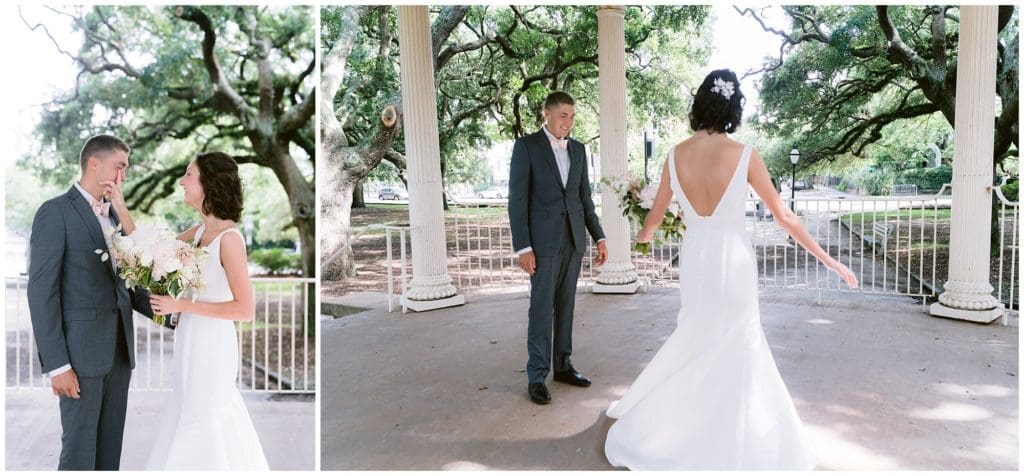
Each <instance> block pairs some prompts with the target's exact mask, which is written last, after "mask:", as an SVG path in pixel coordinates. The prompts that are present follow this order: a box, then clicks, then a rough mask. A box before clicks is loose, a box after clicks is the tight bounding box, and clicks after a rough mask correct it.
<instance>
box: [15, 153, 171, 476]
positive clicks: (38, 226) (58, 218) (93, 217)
mask: <svg viewBox="0 0 1024 476" xmlns="http://www.w3.org/2000/svg"><path fill="white" fill-rule="evenodd" d="M128 153H129V148H128V145H127V144H125V143H124V141H122V140H120V139H118V138H116V137H114V136H109V135H99V136H95V137H92V138H90V139H89V140H88V141H87V142H86V143H85V146H84V147H82V152H81V154H79V164H80V165H81V168H82V176H81V179H80V180H79V181H78V182H76V183H75V184H74V185H73V186H72V187H71V189H70V190H68V192H67V193H65V194H63V195H60V196H57V197H55V198H52V199H50V200H48V201H46V202H45V203H43V205H42V206H40V207H39V210H38V211H37V212H36V216H35V219H34V220H33V222H32V236H31V238H30V241H29V247H30V248H29V249H30V253H31V254H30V260H29V280H28V305H29V312H30V313H31V315H32V328H33V332H34V334H35V339H36V347H37V348H38V350H39V363H40V367H41V368H42V371H43V373H44V374H46V375H47V376H48V377H50V384H51V387H52V388H53V394H54V395H56V396H58V397H59V398H60V420H61V428H62V435H61V452H60V463H59V465H58V469H61V470H116V469H118V467H119V466H120V462H121V438H122V435H123V434H124V420H125V412H126V410H127V405H128V382H129V380H130V379H131V375H132V368H134V367H135V355H134V352H133V349H134V343H133V332H132V309H136V310H138V311H139V312H141V313H143V314H145V315H146V316H149V317H152V315H153V311H152V310H150V307H149V296H148V294H147V293H146V292H145V291H144V290H142V289H141V288H137V289H134V290H130V289H126V288H125V284H124V280H122V279H121V278H119V277H118V275H117V268H116V266H117V264H116V263H114V260H113V256H112V255H110V254H109V243H107V241H106V238H105V236H104V234H103V229H104V228H106V227H110V226H117V225H118V224H120V225H122V230H123V232H124V233H126V234H130V233H131V232H132V231H133V230H134V228H135V225H134V224H133V223H131V218H130V217H129V215H128V213H127V211H128V209H127V207H126V206H125V203H124V197H123V196H122V195H121V184H122V183H123V182H124V177H125V169H127V168H128ZM118 212H121V213H120V214H119V213H118ZM118 216H122V217H124V222H121V221H119V220H118ZM97 249H101V250H103V251H105V252H107V253H108V255H110V259H107V260H105V261H104V260H103V259H102V258H101V255H99V254H97V253H96V250H97Z"/></svg>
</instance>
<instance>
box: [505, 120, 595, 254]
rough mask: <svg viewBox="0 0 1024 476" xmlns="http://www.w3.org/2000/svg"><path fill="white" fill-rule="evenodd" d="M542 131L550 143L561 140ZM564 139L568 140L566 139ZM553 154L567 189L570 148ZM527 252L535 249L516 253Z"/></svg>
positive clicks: (558, 150) (563, 184)
mask: <svg viewBox="0 0 1024 476" xmlns="http://www.w3.org/2000/svg"><path fill="white" fill-rule="evenodd" d="M541 130H542V131H544V134H545V135H547V136H548V140H549V141H557V140H559V139H558V137H555V135H554V134H552V133H551V131H549V130H548V127H547V126H544V127H541ZM564 139H568V138H567V137H566V138H564ZM551 152H553V153H554V154H555V164H556V165H558V175H559V176H560V178H561V179H562V187H565V186H566V185H567V184H568V183H569V165H570V162H569V147H568V146H566V148H565V150H562V149H555V148H554V147H552V148H551ZM602 241H604V238H601V239H600V240H597V242H598V243H600V242H602ZM527 251H533V247H532V246H527V247H526V248H523V249H521V250H519V251H516V256H519V255H521V254H523V253H526V252H527Z"/></svg>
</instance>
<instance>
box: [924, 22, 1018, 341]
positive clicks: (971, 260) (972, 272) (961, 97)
mask: <svg viewBox="0 0 1024 476" xmlns="http://www.w3.org/2000/svg"><path fill="white" fill-rule="evenodd" d="M998 14H999V10H998V7H996V6H966V5H965V6H962V7H961V8H960V40H959V41H960V45H959V47H958V51H957V58H958V60H957V61H958V65H957V72H956V120H955V121H954V122H955V123H954V129H955V131H956V149H955V152H954V154H955V155H954V156H953V207H952V210H951V219H952V224H951V226H950V234H949V281H946V285H945V292H943V293H942V294H941V295H939V302H938V303H935V304H932V306H931V309H930V311H931V314H932V315H933V316H942V317H951V318H954V319H963V320H968V321H975V322H986V323H987V322H992V321H993V320H995V319H996V318H998V317H999V316H1001V315H1002V314H1003V308H1002V305H1001V304H1000V303H999V301H998V300H996V298H995V297H993V296H992V285H991V284H989V251H990V248H991V245H990V243H989V236H988V235H989V230H990V229H991V222H992V203H991V192H990V190H989V189H988V187H989V186H990V185H992V160H993V159H992V151H993V148H994V147H995V145H994V140H995V136H994V134H995V132H994V127H995V123H994V119H993V118H994V117H995V88H996V39H997V36H996V35H997V31H996V24H997V17H998Z"/></svg>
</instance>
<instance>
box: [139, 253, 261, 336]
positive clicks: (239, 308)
mask: <svg viewBox="0 0 1024 476" xmlns="http://www.w3.org/2000/svg"><path fill="white" fill-rule="evenodd" d="M220 262H221V264H222V265H223V266H224V273H225V274H227V278H228V287H230V288H231V294H232V295H233V296H234V297H235V298H234V299H233V300H231V301H225V302H192V301H190V300H188V299H179V300H175V299H173V298H171V297H168V296H152V298H151V299H150V302H151V303H152V304H153V307H154V310H156V309H159V311H157V312H160V313H164V314H169V313H174V312H189V313H194V314H201V315H203V316H206V317H215V318H219V319H227V320H230V321H245V322H248V321H251V320H252V319H253V316H254V315H255V313H256V304H255V299H254V297H253V290H252V283H251V282H250V281H249V263H248V261H246V257H245V243H243V242H242V235H241V234H239V233H225V234H224V236H222V237H221V239H220Z"/></svg>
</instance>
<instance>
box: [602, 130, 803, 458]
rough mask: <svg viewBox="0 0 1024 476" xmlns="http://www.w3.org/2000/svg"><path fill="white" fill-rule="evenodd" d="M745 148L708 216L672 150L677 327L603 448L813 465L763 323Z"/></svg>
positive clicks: (629, 395)
mask: <svg viewBox="0 0 1024 476" xmlns="http://www.w3.org/2000/svg"><path fill="white" fill-rule="evenodd" d="M750 152H751V148H750V147H749V146H747V147H745V148H744V150H743V155H742V156H741V158H740V160H739V164H738V165H737V167H736V170H735V171H734V172H733V176H732V179H731V181H730V182H729V184H728V186H727V187H726V190H725V193H724V194H723V196H722V198H721V200H720V201H719V203H718V205H717V206H716V208H715V210H714V212H713V213H712V214H711V215H710V216H706V217H704V216H700V215H698V214H697V212H696V211H694V209H693V206H692V205H691V204H690V202H689V200H687V198H686V195H685V193H683V190H682V188H681V186H680V184H679V180H678V178H677V177H678V175H677V173H676V167H675V161H674V156H673V155H674V150H673V152H672V153H670V155H669V158H668V160H669V173H670V178H671V184H672V192H673V194H675V196H676V198H677V200H678V202H679V203H680V205H681V206H682V209H683V211H684V219H685V222H686V225H687V229H686V232H685V233H684V236H683V245H682V247H681V251H680V257H679V266H680V270H681V273H680V274H681V275H682V278H681V282H680V304H681V307H680V309H679V314H678V316H677V328H676V330H675V331H674V332H673V333H672V335H671V336H670V337H669V338H668V340H667V341H666V342H665V344H664V345H663V346H662V347H661V349H660V350H659V351H658V353H657V355H655V356H654V358H653V360H651V362H650V363H649V364H648V365H647V367H646V368H645V369H644V370H643V372H641V373H640V375H639V377H637V379H636V381H635V382H634V383H633V385H632V386H631V387H630V388H629V390H628V391H627V392H626V394H625V395H624V396H623V397H622V399H621V400H619V401H617V402H614V403H612V404H611V406H610V407H609V408H608V411H607V414H608V416H609V417H611V418H616V419H617V421H616V422H615V423H614V424H613V425H612V427H611V429H610V430H609V431H608V436H607V439H606V440H605V455H606V457H607V459H608V462H609V463H611V464H612V465H614V466H621V467H628V468H630V469H634V470H646V469H813V468H814V465H815V462H816V456H815V453H814V450H813V448H812V445H811V444H810V441H809V439H808V437H807V435H806V434H805V431H804V429H803V426H802V424H801V422H800V418H799V417H798V416H797V414H796V410H795V408H794V407H793V402H792V400H791V399H790V396H789V392H788V391H787V390H786V386H785V384H783V382H782V377H781V376H780V375H779V371H778V369H777V368H776V366H775V361H774V360H773V359H772V355H771V351H770V350H769V348H768V343H767V342H766V341H765V336H764V332H763V330H762V328H761V318H760V313H759V310H758V301H757V274H756V272H757V267H756V261H755V255H754V252H753V248H752V247H751V243H750V238H749V237H748V235H747V233H746V231H745V229H744V221H745V207H744V204H745V199H746V192H747V187H746V185H747V180H746V178H747V169H748V164H749V162H750Z"/></svg>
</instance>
